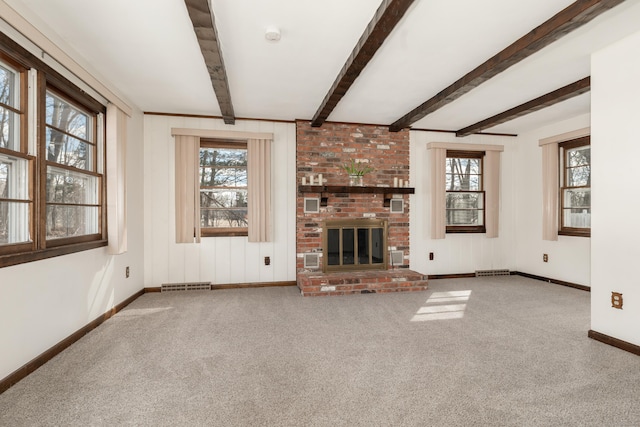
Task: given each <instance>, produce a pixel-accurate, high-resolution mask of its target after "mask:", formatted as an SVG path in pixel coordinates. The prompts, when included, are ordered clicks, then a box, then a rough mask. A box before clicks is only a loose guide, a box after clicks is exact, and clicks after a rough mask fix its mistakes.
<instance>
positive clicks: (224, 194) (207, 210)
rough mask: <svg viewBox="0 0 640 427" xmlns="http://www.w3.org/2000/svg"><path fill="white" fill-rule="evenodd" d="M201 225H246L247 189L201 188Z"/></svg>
mask: <svg viewBox="0 0 640 427" xmlns="http://www.w3.org/2000/svg"><path fill="white" fill-rule="evenodd" d="M200 220H201V222H200V226H201V227H205V228H207V227H246V226H247V225H248V223H247V190H232V191H230V190H201V191H200Z"/></svg>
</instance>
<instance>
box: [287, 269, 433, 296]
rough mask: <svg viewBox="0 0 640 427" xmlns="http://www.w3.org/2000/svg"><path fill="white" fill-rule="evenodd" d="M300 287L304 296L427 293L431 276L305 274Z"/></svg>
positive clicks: (409, 273)
mask: <svg viewBox="0 0 640 427" xmlns="http://www.w3.org/2000/svg"><path fill="white" fill-rule="evenodd" d="M298 287H299V288H300V293H301V294H302V295H304V296H327V295H348V294H367V293H387V292H410V291H424V290H426V289H427V276H425V275H423V274H420V273H416V272H415V271H411V270H407V269H397V270H385V271H352V272H342V273H328V274H325V273H322V272H302V273H299V274H298Z"/></svg>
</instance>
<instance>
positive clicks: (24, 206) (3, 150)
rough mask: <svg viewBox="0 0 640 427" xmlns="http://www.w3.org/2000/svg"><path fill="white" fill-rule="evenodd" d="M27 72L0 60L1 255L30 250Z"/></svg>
mask: <svg viewBox="0 0 640 427" xmlns="http://www.w3.org/2000/svg"><path fill="white" fill-rule="evenodd" d="M25 76H26V70H25V69H24V68H23V67H20V66H18V64H16V63H13V62H12V61H10V60H9V59H8V58H5V57H2V60H1V61H0V126H1V129H0V255H2V254H5V253H8V252H12V251H22V250H31V249H32V248H33V240H32V230H31V225H32V223H33V216H32V215H33V203H32V195H31V191H30V186H29V180H30V174H29V171H30V168H31V166H32V162H31V158H30V156H29V155H28V154H27V147H26V138H25V135H24V134H25V132H24V125H25V123H26V120H25V114H24V113H25V99H26V93H25V92H26V90H25V88H26V86H25V85H24V81H25Z"/></svg>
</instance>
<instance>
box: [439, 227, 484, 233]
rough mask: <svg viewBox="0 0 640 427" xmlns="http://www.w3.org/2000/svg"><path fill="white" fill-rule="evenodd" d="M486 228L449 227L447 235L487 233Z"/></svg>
mask: <svg viewBox="0 0 640 427" xmlns="http://www.w3.org/2000/svg"><path fill="white" fill-rule="evenodd" d="M486 232H487V229H486V227H447V229H446V233H447V234H463V233H476V234H482V233H486Z"/></svg>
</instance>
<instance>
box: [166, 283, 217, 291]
mask: <svg viewBox="0 0 640 427" xmlns="http://www.w3.org/2000/svg"><path fill="white" fill-rule="evenodd" d="M210 290H211V282H189V283H163V284H162V286H161V287H160V291H161V292H170V291H210Z"/></svg>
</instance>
